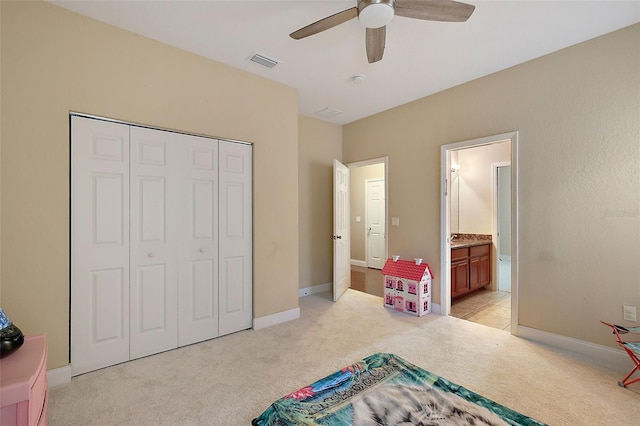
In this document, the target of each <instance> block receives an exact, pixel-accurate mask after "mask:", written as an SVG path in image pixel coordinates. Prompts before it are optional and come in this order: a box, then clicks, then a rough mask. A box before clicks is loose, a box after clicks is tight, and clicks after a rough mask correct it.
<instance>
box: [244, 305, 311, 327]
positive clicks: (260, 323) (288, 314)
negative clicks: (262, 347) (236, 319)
mask: <svg viewBox="0 0 640 426" xmlns="http://www.w3.org/2000/svg"><path fill="white" fill-rule="evenodd" d="M298 318H300V308H295V309H289V310H288V311H282V312H278V313H276V314H271V315H267V316H265V317H260V318H254V319H253V329H254V330H260V329H263V328H267V327H271V326H272V325H276V324H280V323H282V322H287V321H291V320H295V319H298Z"/></svg>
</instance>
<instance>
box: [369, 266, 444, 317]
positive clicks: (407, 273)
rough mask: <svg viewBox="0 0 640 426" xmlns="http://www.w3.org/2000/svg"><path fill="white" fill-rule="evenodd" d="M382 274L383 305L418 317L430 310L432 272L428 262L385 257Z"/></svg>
mask: <svg viewBox="0 0 640 426" xmlns="http://www.w3.org/2000/svg"><path fill="white" fill-rule="evenodd" d="M382 274H383V275H384V306H385V307H387V308H390V309H394V310H396V311H400V312H406V313H408V314H411V315H416V316H419V317H421V316H423V315H425V314H428V313H430V312H431V278H433V274H432V273H431V268H429V264H427V263H422V259H416V260H415V262H414V261H410V260H401V259H399V258H398V257H397V256H394V257H393V258H389V259H387V261H386V263H385V264H384V268H382Z"/></svg>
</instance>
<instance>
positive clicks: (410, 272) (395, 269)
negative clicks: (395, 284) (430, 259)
mask: <svg viewBox="0 0 640 426" xmlns="http://www.w3.org/2000/svg"><path fill="white" fill-rule="evenodd" d="M425 272H427V273H428V274H429V276H430V277H432V278H433V274H432V273H431V268H429V264H428V263H424V262H423V263H421V264H420V265H416V262H414V261H412V260H402V259H398V260H397V261H395V262H394V261H393V259H387V262H386V263H385V264H384V268H382V273H383V274H384V275H391V276H393V277H398V278H405V279H408V280H413V281H420V280H421V279H422V277H423V276H424V274H425Z"/></svg>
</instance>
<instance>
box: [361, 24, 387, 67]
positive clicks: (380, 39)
mask: <svg viewBox="0 0 640 426" xmlns="http://www.w3.org/2000/svg"><path fill="white" fill-rule="evenodd" d="M386 35H387V27H386V26H385V27H380V28H367V36H366V39H367V59H368V60H369V63H370V64H373V63H374V62H378V61H379V60H380V59H382V55H383V54H384V45H385V38H386Z"/></svg>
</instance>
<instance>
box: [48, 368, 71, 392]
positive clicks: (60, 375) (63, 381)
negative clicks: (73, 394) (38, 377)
mask: <svg viewBox="0 0 640 426" xmlns="http://www.w3.org/2000/svg"><path fill="white" fill-rule="evenodd" d="M47 382H48V383H49V389H55V388H59V387H60V386H64V385H68V384H69V383H71V364H68V365H65V366H64V367H60V368H54V369H53V370H49V371H47Z"/></svg>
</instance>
